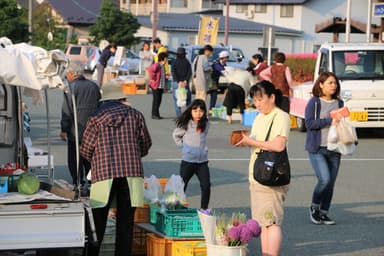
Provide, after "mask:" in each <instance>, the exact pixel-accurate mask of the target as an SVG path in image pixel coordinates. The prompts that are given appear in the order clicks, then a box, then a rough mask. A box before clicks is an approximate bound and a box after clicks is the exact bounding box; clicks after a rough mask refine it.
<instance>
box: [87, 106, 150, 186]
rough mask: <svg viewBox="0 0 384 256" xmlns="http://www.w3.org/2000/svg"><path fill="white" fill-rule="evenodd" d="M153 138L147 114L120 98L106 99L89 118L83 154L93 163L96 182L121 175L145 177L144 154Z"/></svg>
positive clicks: (93, 179)
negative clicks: (146, 120)
mask: <svg viewBox="0 0 384 256" xmlns="http://www.w3.org/2000/svg"><path fill="white" fill-rule="evenodd" d="M151 146H152V140H151V137H150V135H149V132H148V129H147V127H146V125H145V120H144V116H143V115H142V114H141V113H140V112H139V111H137V110H136V109H134V108H131V107H129V106H126V105H124V104H122V103H120V102H118V101H107V102H104V103H103V104H102V105H101V106H100V107H99V108H98V109H97V111H96V113H94V114H93V115H92V116H91V117H90V118H89V120H88V122H87V126H86V128H85V131H84V134H83V140H82V143H81V149H80V154H81V155H82V156H83V157H84V158H86V159H87V160H88V161H89V162H90V163H91V167H92V183H95V182H98V181H101V180H106V179H113V178H118V177H143V176H144V171H143V165H142V162H141V157H143V156H145V155H147V154H148V150H149V148H150V147H151Z"/></svg>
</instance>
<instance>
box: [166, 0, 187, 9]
mask: <svg viewBox="0 0 384 256" xmlns="http://www.w3.org/2000/svg"><path fill="white" fill-rule="evenodd" d="M170 4H171V7H172V8H186V7H188V0H172V1H171V2H170Z"/></svg>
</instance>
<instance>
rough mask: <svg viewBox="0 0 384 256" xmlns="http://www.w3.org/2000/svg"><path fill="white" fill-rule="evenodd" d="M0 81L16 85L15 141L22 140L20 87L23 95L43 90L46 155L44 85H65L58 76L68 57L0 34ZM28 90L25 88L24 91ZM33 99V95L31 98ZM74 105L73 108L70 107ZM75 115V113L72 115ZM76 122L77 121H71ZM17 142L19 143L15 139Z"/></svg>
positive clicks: (62, 70)
mask: <svg viewBox="0 0 384 256" xmlns="http://www.w3.org/2000/svg"><path fill="white" fill-rule="evenodd" d="M0 60H1V61H0V83H1V84H5V85H12V86H16V87H17V88H18V95H19V96H18V97H17V98H16V99H13V100H17V101H18V104H19V110H20V111H19V116H18V120H19V130H20V131H19V134H20V137H19V141H20V142H21V141H23V129H22V127H23V125H22V120H23V119H22V113H21V104H22V99H21V88H24V90H25V91H24V93H25V94H27V95H32V96H37V97H40V92H44V95H45V102H46V104H45V105H46V119H47V141H48V143H47V144H48V145H47V148H48V149H47V151H48V156H50V153H51V152H50V151H51V149H50V135H49V131H50V121H49V104H48V94H47V90H46V89H48V88H61V89H65V88H68V87H67V86H66V85H65V81H64V80H63V79H62V78H63V77H64V74H65V70H66V68H67V67H68V63H69V61H68V58H67V57H66V55H65V54H64V53H63V52H62V51H60V50H53V51H46V50H44V49H43V48H40V47H36V46H31V45H29V44H26V43H20V44H14V45H13V44H12V42H11V41H10V40H9V39H8V38H4V37H3V38H0ZM26 90H28V91H29V92H26ZM35 101H36V99H35ZM74 109H75V108H74ZM75 119H77V117H76V116H75ZM75 124H77V122H75ZM19 144H21V143H19ZM22 151H23V147H22V146H20V145H19V152H21V153H20V155H22ZM47 158H48V169H49V170H50V172H49V174H48V178H49V179H50V181H51V183H53V180H54V177H53V167H52V163H51V157H47Z"/></svg>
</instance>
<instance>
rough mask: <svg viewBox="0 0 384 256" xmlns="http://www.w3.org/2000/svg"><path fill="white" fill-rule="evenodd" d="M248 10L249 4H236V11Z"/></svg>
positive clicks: (243, 11)
mask: <svg viewBox="0 0 384 256" xmlns="http://www.w3.org/2000/svg"><path fill="white" fill-rule="evenodd" d="M246 11H248V6H247V5H239V4H238V5H236V13H245V12H246Z"/></svg>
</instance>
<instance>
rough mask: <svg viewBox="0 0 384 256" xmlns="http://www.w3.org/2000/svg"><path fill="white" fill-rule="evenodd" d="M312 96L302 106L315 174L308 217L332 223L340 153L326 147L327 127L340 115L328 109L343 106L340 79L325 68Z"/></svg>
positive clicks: (327, 223) (335, 123) (333, 123)
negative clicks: (315, 183) (315, 179)
mask: <svg viewBox="0 0 384 256" xmlns="http://www.w3.org/2000/svg"><path fill="white" fill-rule="evenodd" d="M312 94H313V97H312V98H311V99H310V100H309V102H308V104H307V107H306V109H305V125H306V127H307V139H306V145H305V148H306V150H307V151H308V153H309V160H310V162H311V165H312V167H313V169H314V171H315V174H316V176H317V179H318V181H317V185H316V187H315V189H314V191H313V195H312V204H311V207H310V219H311V221H312V222H313V223H314V224H326V225H333V224H335V222H334V221H333V220H331V219H330V218H329V217H328V215H327V214H328V210H329V208H330V206H331V200H332V196H333V188H334V185H335V182H336V177H337V174H338V171H339V167H340V158H341V155H340V153H337V152H334V151H330V150H328V149H327V138H328V131H329V127H330V126H331V125H337V123H338V122H339V121H340V119H332V118H331V117H330V112H331V111H332V110H335V109H338V108H340V107H342V106H343V105H344V104H343V101H342V100H340V99H339V94H340V83H339V81H338V79H337V77H336V75H335V74H334V73H331V72H324V73H322V74H320V76H319V78H318V79H317V80H316V82H315V84H314V86H313V89H312Z"/></svg>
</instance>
